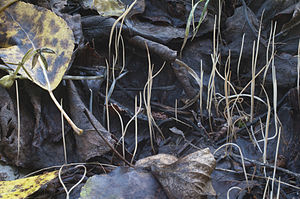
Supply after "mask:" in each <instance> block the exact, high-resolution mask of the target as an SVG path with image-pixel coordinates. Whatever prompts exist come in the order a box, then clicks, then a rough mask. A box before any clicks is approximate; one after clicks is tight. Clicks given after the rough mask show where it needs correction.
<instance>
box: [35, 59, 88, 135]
mask: <svg viewBox="0 0 300 199" xmlns="http://www.w3.org/2000/svg"><path fill="white" fill-rule="evenodd" d="M38 60H39V63H40V65H41V67H42V70H43V74H44V77H45V80H46V83H47V86H48V89H47V90H48V92H49V95H50V97H51V99H52V100H53V102H54V104H55V105H56V107H57V108H58V109H59V110H60V112H61V113H62V114H63V115H64V117H65V119H66V120H67V122H68V123H69V124H70V125H71V127H72V129H73V130H74V131H75V132H76V133H77V134H78V135H81V134H82V133H83V130H82V129H80V128H78V127H77V126H76V125H75V124H74V122H73V121H72V120H71V118H70V117H69V116H68V115H67V113H66V112H65V111H64V109H63V108H62V107H61V106H60V104H59V102H58V101H57V99H56V98H55V96H54V94H53V92H52V90H51V86H50V82H49V79H48V75H47V72H46V68H45V67H44V62H43V61H42V60H41V57H40V56H39V58H38Z"/></svg>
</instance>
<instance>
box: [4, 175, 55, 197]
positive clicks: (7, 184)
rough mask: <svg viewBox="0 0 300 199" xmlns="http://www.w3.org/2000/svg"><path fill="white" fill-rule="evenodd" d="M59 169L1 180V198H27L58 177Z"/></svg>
mask: <svg viewBox="0 0 300 199" xmlns="http://www.w3.org/2000/svg"><path fill="white" fill-rule="evenodd" d="M57 174H58V171H53V172H49V173H45V174H42V175H38V176H33V177H28V178H22V179H18V180H13V181H0V198H1V199H11V198H14V199H20V198H26V197H27V196H29V195H31V194H33V193H34V192H36V191H37V190H39V189H40V187H41V186H43V185H44V184H46V183H48V182H50V181H51V180H53V179H54V178H56V177H57Z"/></svg>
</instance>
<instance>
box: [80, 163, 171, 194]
mask: <svg viewBox="0 0 300 199" xmlns="http://www.w3.org/2000/svg"><path fill="white" fill-rule="evenodd" d="M90 198H101V199H111V198H123V199H130V198H146V199H157V198H159V199H167V196H166V194H165V193H164V191H163V190H162V188H161V186H160V185H159V183H158V182H157V181H156V180H155V178H154V176H153V175H151V173H150V172H148V171H144V170H142V169H133V168H124V167H118V168H116V169H115V170H113V171H112V172H111V173H109V174H102V175H94V176H92V177H90V178H89V179H88V180H87V182H86V183H85V185H84V186H83V187H82V189H81V192H80V199H90Z"/></svg>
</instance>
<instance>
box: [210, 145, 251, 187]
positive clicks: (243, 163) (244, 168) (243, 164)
mask: <svg viewBox="0 0 300 199" xmlns="http://www.w3.org/2000/svg"><path fill="white" fill-rule="evenodd" d="M228 145H232V146H235V147H237V148H238V149H239V153H240V155H241V159H242V166H243V171H244V175H245V179H246V183H247V188H248V191H249V192H250V188H249V182H248V177H247V172H246V167H245V161H244V156H243V153H242V150H241V148H240V147H239V145H237V144H235V143H226V144H223V145H222V146H220V147H219V148H217V149H216V150H215V152H214V153H213V155H215V154H216V153H217V151H219V150H220V149H221V148H223V147H224V146H228Z"/></svg>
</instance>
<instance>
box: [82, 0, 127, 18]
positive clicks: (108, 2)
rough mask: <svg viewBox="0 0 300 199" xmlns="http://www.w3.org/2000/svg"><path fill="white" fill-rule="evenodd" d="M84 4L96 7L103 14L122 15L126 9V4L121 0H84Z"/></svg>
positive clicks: (87, 6) (91, 7)
mask: <svg viewBox="0 0 300 199" xmlns="http://www.w3.org/2000/svg"><path fill="white" fill-rule="evenodd" d="M82 2H83V5H84V6H85V7H86V8H89V9H95V10H97V12H98V13H99V14H100V15H102V16H120V15H121V14H123V12H124V11H125V5H124V4H123V3H122V2H121V1H119V0H93V1H92V0H83V1H82Z"/></svg>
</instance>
